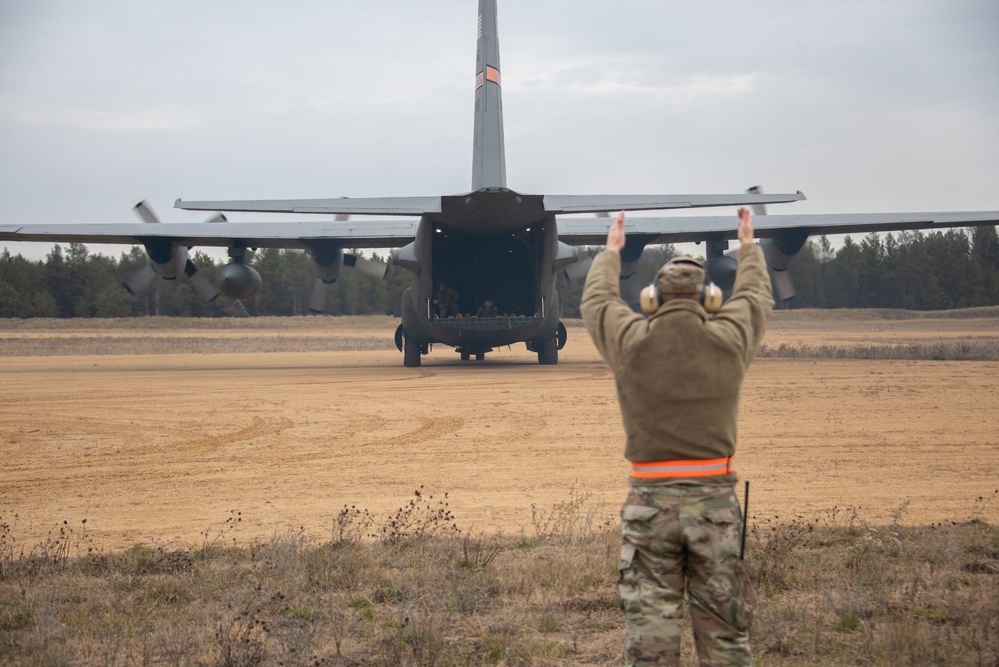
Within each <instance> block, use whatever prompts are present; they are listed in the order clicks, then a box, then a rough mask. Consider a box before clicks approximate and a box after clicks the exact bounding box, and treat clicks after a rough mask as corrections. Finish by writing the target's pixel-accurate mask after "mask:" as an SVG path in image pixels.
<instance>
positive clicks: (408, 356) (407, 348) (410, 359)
mask: <svg viewBox="0 0 999 667" xmlns="http://www.w3.org/2000/svg"><path fill="white" fill-rule="evenodd" d="M421 353H422V350H421V349H420V344H419V343H417V342H415V341H413V340H410V339H409V338H406V339H405V340H404V341H403V351H402V365H403V366H405V367H406V368H419V367H420V355H421Z"/></svg>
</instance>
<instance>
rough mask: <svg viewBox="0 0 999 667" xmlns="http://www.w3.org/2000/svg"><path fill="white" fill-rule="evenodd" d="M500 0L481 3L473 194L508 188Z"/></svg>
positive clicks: (476, 66)
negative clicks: (497, 12) (504, 132)
mask: <svg viewBox="0 0 999 667" xmlns="http://www.w3.org/2000/svg"><path fill="white" fill-rule="evenodd" d="M498 25H499V20H498V18H497V15H496V0H479V21H478V41H477V43H476V53H477V56H476V62H475V135H474V140H473V141H474V146H473V149H472V190H473V191H474V190H481V189H482V188H505V187H506V152H505V149H504V141H503V102H502V94H501V92H502V89H501V87H500V62H499V35H498V33H499V30H498Z"/></svg>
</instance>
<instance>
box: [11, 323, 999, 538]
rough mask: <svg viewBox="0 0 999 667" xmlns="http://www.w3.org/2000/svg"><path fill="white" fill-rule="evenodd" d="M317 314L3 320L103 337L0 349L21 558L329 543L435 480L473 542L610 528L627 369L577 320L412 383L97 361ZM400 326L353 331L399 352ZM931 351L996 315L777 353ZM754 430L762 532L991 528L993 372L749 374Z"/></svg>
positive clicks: (848, 332) (867, 366)
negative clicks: (850, 518) (205, 321)
mask: <svg viewBox="0 0 999 667" xmlns="http://www.w3.org/2000/svg"><path fill="white" fill-rule="evenodd" d="M322 322H323V324H322V328H323V330H322V331H318V332H312V333H311V334H310V333H309V332H308V331H305V332H303V331H300V330H295V329H289V328H287V327H288V325H287V324H282V325H280V327H278V329H275V330H270V329H267V330H262V331H255V330H240V331H238V332H234V331H225V330H223V331H208V332H206V331H193V332H192V331H189V330H187V329H183V328H181V329H179V330H177V331H175V332H171V331H162V330H157V331H155V332H154V331H144V330H142V329H133V330H130V332H129V333H127V334H123V333H122V330H116V331H108V332H107V333H102V332H101V331H99V330H93V331H87V332H82V333H81V332H80V331H69V332H67V331H65V330H63V329H53V330H47V329H45V328H44V327H33V328H32V327H28V328H27V329H25V328H24V326H23V325H16V324H11V325H10V326H6V327H5V326H2V325H0V329H2V331H0V338H4V339H6V340H7V342H8V343H18V342H19V341H20V343H25V341H26V340H27V339H32V340H34V342H36V343H37V342H38V341H40V340H43V339H46V337H48V338H49V339H52V338H54V339H60V338H66V337H69V338H80V337H83V338H87V339H88V340H90V339H95V340H96V341H97V342H96V343H93V341H91V343H88V345H89V344H96V345H97V347H96V348H94V349H93V353H92V354H79V355H74V356H65V355H63V356H4V357H0V457H2V461H3V463H2V467H0V517H2V519H3V520H4V521H7V522H10V521H11V520H12V519H13V517H14V515H15V513H16V514H17V515H18V516H17V520H16V528H15V534H16V536H17V537H18V539H19V541H20V543H22V544H28V545H30V544H33V543H37V542H41V541H43V540H45V539H46V536H47V535H51V534H54V533H55V531H56V530H57V529H58V526H59V525H60V524H61V523H62V522H63V521H64V520H65V521H68V522H69V523H70V525H71V526H76V527H77V531H78V533H82V532H83V529H82V526H81V522H82V520H83V519H86V520H87V523H86V534H88V535H89V536H91V538H92V539H94V540H95V542H96V544H97V545H99V546H101V547H102V548H112V549H117V548H122V547H126V546H128V545H131V544H135V543H144V544H153V545H164V546H181V545H194V546H197V545H200V544H201V543H202V542H203V540H204V539H205V533H206V531H207V532H208V533H209V535H210V536H211V537H214V536H216V535H218V533H219V531H220V530H223V529H224V522H225V521H226V519H227V518H229V516H230V511H233V510H234V511H237V512H239V513H241V516H242V519H243V521H242V523H241V526H240V527H239V529H238V530H237V531H234V532H233V533H232V537H238V538H240V539H245V540H248V539H250V538H253V537H260V538H269V537H271V536H273V535H274V534H281V533H284V532H286V531H292V530H298V529H299V528H304V529H305V531H306V533H307V534H308V535H309V536H310V537H312V538H314V539H325V538H326V537H327V536H328V535H329V530H330V526H331V524H332V522H333V519H334V517H335V516H336V514H337V512H338V511H339V510H340V509H341V508H342V507H343V506H344V505H345V504H347V505H356V506H358V507H361V508H366V509H368V510H370V511H371V512H372V513H373V514H375V516H376V518H378V519H379V520H382V519H384V518H385V517H387V516H388V514H389V513H390V512H392V511H393V510H395V509H397V508H398V507H400V506H402V505H403V504H404V503H406V502H407V501H408V500H409V499H410V498H412V497H413V492H414V490H415V489H417V488H418V487H420V486H421V485H422V486H424V487H425V490H426V492H427V493H433V494H434V495H435V500H437V499H440V498H441V497H442V496H443V494H444V493H445V492H447V493H448V500H449V503H450V505H449V506H450V509H451V510H452V511H453V513H454V515H455V517H456V519H457V522H458V524H459V525H460V526H462V527H464V528H466V529H467V528H470V527H471V528H474V530H475V531H480V530H481V531H486V532H489V531H496V530H500V531H503V532H504V533H507V534H514V535H519V534H520V533H521V532H523V533H524V534H527V535H533V533H534V529H533V527H532V523H531V504H532V503H537V504H538V506H539V507H540V508H541V509H542V510H545V509H546V508H550V507H552V506H553V504H555V503H558V502H562V501H567V500H569V499H570V497H571V496H570V494H571V493H577V494H579V493H585V494H589V497H590V504H589V507H590V508H591V509H593V510H594V511H595V516H596V520H597V521H601V522H602V521H604V520H607V521H614V520H615V518H616V513H617V509H618V505H619V503H620V501H621V500H622V499H623V498H624V494H625V492H626V483H627V482H626V480H627V466H626V464H625V462H624V460H623V458H622V429H621V423H620V419H619V417H618V411H617V403H616V398H615V393H614V383H613V378H612V377H611V375H610V373H609V371H608V370H607V368H606V367H605V366H604V365H603V363H602V362H601V361H600V359H599V357H598V356H597V354H596V352H595V350H594V348H593V346H592V344H591V343H590V341H589V339H588V337H587V336H586V334H585V332H584V331H583V330H582V329H578V328H575V327H571V328H570V338H569V343H568V345H567V346H566V348H565V349H564V350H563V351H562V353H561V356H560V363H559V365H558V366H557V367H541V366H539V365H538V364H537V359H536V356H535V355H533V354H531V353H528V352H526V351H525V350H524V349H523V346H518V347H517V348H515V349H512V350H511V349H502V350H498V351H497V352H495V353H493V354H490V355H489V356H488V357H487V359H486V361H485V362H481V363H476V362H468V363H462V362H461V361H459V360H458V358H457V355H456V354H454V352H453V351H452V350H450V349H449V348H439V349H437V350H435V351H434V352H433V353H432V354H431V355H430V356H429V357H426V358H425V360H424V365H423V367H422V368H419V369H406V368H403V367H402V355H401V354H400V353H399V352H397V351H396V350H395V349H394V348H392V349H375V350H365V349H361V350H341V351H297V352H277V351H275V352H256V353H253V352H246V351H241V352H209V353H205V352H198V353H191V354H165V353H161V354H109V353H108V352H109V351H108V350H107V349H105V348H101V347H100V345H101V344H102V343H101V341H103V345H105V347H106V346H107V345H114V346H116V348H115V349H128V348H127V345H125V343H122V342H120V340H119V339H121V337H122V336H124V337H125V338H128V337H129V335H130V336H131V337H132V338H135V339H136V341H137V342H136V344H138V343H139V342H142V341H149V340H151V339H153V338H156V337H157V336H161V337H163V338H164V339H166V340H168V341H171V340H172V341H181V340H183V339H185V337H187V338H194V339H199V340H200V339H204V338H210V339H217V340H218V341H219V342H220V344H221V345H222V346H223V349H224V346H225V345H226V344H227V341H236V340H237V339H239V338H244V337H245V338H249V339H255V338H256V339H267V340H268V341H269V342H268V345H267V346H265V347H264V348H261V349H274V348H275V346H276V348H280V342H281V338H282V336H286V337H289V339H294V342H293V344H289V345H290V347H292V348H293V349H299V348H300V347H308V345H306V344H303V343H302V340H306V341H307V340H311V339H310V336H312V335H313V334H315V336H313V338H318V339H320V340H325V339H326V338H328V337H330V336H335V335H336V333H335V332H336V322H335V321H333V324H328V322H330V319H329V318H326V319H323V320H322ZM393 322H394V321H392V320H391V319H390V318H370V319H363V318H362V319H359V320H358V321H354V322H352V323H351V324H350V325H349V327H346V328H349V337H350V339H351V340H355V341H362V342H363V341H364V340H369V339H370V340H373V341H376V344H375V345H374V347H388V346H390V345H391V329H388V331H386V330H385V327H386V324H390V323H391V326H393V327H394V323H393ZM395 322H397V321H395ZM178 326H181V327H182V326H183V325H178ZM317 326H318V325H317ZM327 327H328V329H327ZM933 336H937V337H942V338H947V337H960V338H975V339H979V340H980V339H993V340H996V341H999V319H995V318H993V319H991V320H964V321H956V322H954V321H948V322H946V323H944V324H943V325H941V324H940V323H933V324H929V325H927V324H925V323H924V325H922V326H920V325H915V324H912V323H911V322H909V323H903V324H900V325H898V326H888V325H884V323H883V322H880V321H879V322H877V323H870V322H867V323H865V322H864V321H863V319H859V320H847V321H838V322H826V321H822V322H818V323H816V322H814V321H812V320H809V319H803V320H800V321H793V320H782V321H778V322H775V326H774V327H773V328H772V330H771V332H770V333H768V339H767V340H768V341H769V342H771V343H780V342H787V343H794V342H802V341H803V342H808V343H815V342H817V341H830V340H835V341H838V342H839V343H841V344H850V343H851V342H853V343H857V342H858V341H859V342H863V341H866V342H870V341H872V340H888V341H890V340H901V339H905V340H909V339H920V338H926V337H933ZM385 341H387V344H386V343H385ZM29 342H30V341H29ZM232 344H233V345H236V343H235V342H234V343H232ZM121 346H124V347H121ZM359 347H364V345H359ZM197 349H199V350H201V349H203V348H200V347H199V348H197ZM236 349H242V348H236ZM64 351H65V350H64ZM113 351H114V350H112V352H113ZM18 354H24V352H23V350H22V351H21V352H19V353H18ZM742 416H743V419H742V423H741V435H740V444H739V452H738V455H737V459H736V461H737V470H738V472H739V473H740V475H741V476H742V477H743V478H744V479H749V480H751V497H750V514H751V515H753V516H755V517H756V518H757V520H760V521H762V520H765V519H767V518H772V517H775V516H776V517H780V518H781V520H786V519H790V518H791V517H793V516H796V515H802V516H805V517H806V518H812V517H815V516H825V517H827V518H828V517H831V513H830V510H831V509H832V508H834V507H837V508H839V509H840V510H847V508H859V513H860V515H861V516H862V517H865V518H867V519H869V520H872V521H876V522H887V521H890V520H891V519H892V515H893V513H896V512H897V510H898V509H899V508H900V507H902V506H903V504H906V503H907V505H906V506H905V510H904V512H903V513H902V514H901V519H902V521H903V522H906V523H931V522H941V521H950V520H955V521H965V520H968V519H970V518H973V517H978V518H982V519H984V520H987V521H989V522H999V498H997V497H996V496H995V494H994V492H995V490H996V489H999V362H969V361H962V362H944V361H879V362H872V361H858V360H807V359H805V360H801V359H757V360H756V361H755V362H754V364H753V366H752V368H751V369H750V372H749V375H748V377H747V380H746V384H745V387H744V392H743V403H742ZM740 491H741V489H740ZM980 496H981V497H985V498H986V500H985V501H979V500H977V499H978V498H979V497H980ZM840 516H842V513H840ZM226 539H229V538H228V537H227V538H226Z"/></svg>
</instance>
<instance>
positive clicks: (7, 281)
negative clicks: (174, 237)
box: [0, 227, 999, 318]
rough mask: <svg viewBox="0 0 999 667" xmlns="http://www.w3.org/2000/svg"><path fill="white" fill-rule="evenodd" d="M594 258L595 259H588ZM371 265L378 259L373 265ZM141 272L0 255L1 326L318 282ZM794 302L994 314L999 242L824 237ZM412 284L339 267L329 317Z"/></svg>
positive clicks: (100, 262) (286, 266) (254, 307)
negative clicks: (245, 282) (145, 278)
mask: <svg viewBox="0 0 999 667" xmlns="http://www.w3.org/2000/svg"><path fill="white" fill-rule="evenodd" d="M587 252H589V253H590V254H591V255H592V254H594V253H596V252H597V249H594V248H590V249H588V250H587ZM676 254H677V253H676V249H675V248H674V247H673V246H672V245H664V246H655V247H650V248H647V249H646V251H645V254H644V255H643V257H642V260H641V262H640V264H639V267H638V271H637V273H636V274H635V276H634V277H633V278H632V280H633V281H635V284H636V285H645V284H647V283H648V282H649V280H651V278H652V276H653V275H654V274H655V271H656V270H657V269H658V268H659V267H660V266H661V265H662V264H663V262H665V261H666V260H667V259H668V258H669V257H672V256H674V255H676ZM374 259H379V258H378V256H377V255H375V256H374ZM193 260H194V263H195V264H196V265H197V266H198V267H199V269H200V270H201V271H203V272H205V274H206V275H208V276H214V274H215V272H216V271H217V270H218V268H219V267H221V266H222V264H223V263H224V262H223V261H216V260H214V259H212V258H211V257H209V256H208V255H205V254H204V253H196V254H195V256H194V257H193ZM146 262H147V260H146V255H145V253H144V252H143V251H142V249H141V248H140V247H133V248H131V249H130V250H128V251H127V252H123V253H122V254H121V256H120V257H119V258H117V259H115V258H113V257H107V256H104V255H100V254H90V252H89V251H88V250H87V248H86V246H84V245H82V244H79V243H71V244H69V246H68V247H67V248H66V249H65V250H63V249H62V247H61V246H58V245H57V246H54V247H53V249H52V250H51V251H50V252H49V254H48V256H47V257H46V258H45V259H44V260H38V261H30V260H27V259H24V258H23V257H21V256H20V255H11V254H10V252H9V251H6V250H5V251H3V253H2V254H0V317H22V318H24V317H62V318H67V317H141V316H147V315H166V316H174V317H226V316H233V315H272V316H284V315H304V314H307V313H308V312H309V311H308V308H307V303H308V299H309V295H310V293H311V291H312V289H313V286H314V284H315V282H316V273H315V268H314V266H313V264H312V260H311V259H310V258H309V257H308V256H306V255H305V254H304V253H301V252H294V251H288V250H277V249H273V248H268V249H263V250H260V251H258V252H256V253H254V255H253V258H252V261H251V264H252V265H253V266H254V268H256V269H257V271H258V272H259V273H260V275H261V276H262V277H263V289H262V291H261V293H260V295H259V296H258V297H257V298H256V299H254V300H252V301H246V302H243V303H239V302H235V301H233V300H231V299H227V298H226V297H223V296H220V297H219V298H217V299H215V300H214V301H212V302H205V301H203V300H202V299H201V298H200V297H199V296H198V295H197V294H196V293H195V291H194V290H193V289H192V288H191V286H190V284H189V283H188V282H187V281H186V280H183V279H178V280H173V281H165V280H155V281H153V283H152V286H151V288H150V290H149V292H148V293H147V294H145V295H143V296H132V295H131V294H129V293H128V292H127V291H126V290H125V289H124V287H123V286H122V284H123V282H124V281H125V279H127V278H128V277H129V276H131V275H132V274H134V273H135V272H136V271H138V270H139V269H140V268H142V266H143V265H145V264H146ZM788 271H789V272H790V274H791V277H792V280H793V281H794V284H795V288H796V291H797V296H796V297H795V298H793V299H791V300H790V301H788V302H786V303H785V304H784V305H785V306H786V307H791V308H904V309H909V310H939V309H947V308H967V307H973V306H990V305H997V304H999V236H997V234H996V228H995V227H975V228H973V229H972V231H971V232H970V233H969V232H967V231H965V230H963V229H952V230H948V231H946V232H930V233H928V234H924V233H922V232H918V231H916V232H900V233H898V234H883V235H881V234H873V233H872V234H868V235H867V236H865V237H864V238H863V240H861V241H860V243H857V242H855V241H853V240H852V239H851V238H850V237H846V239H845V241H844V243H843V246H842V247H841V248H839V249H834V248H833V247H832V244H831V242H830V241H829V239H828V238H826V237H820V238H819V239H813V240H809V242H808V243H807V244H806V245H805V247H804V248H802V250H801V252H800V253H798V256H797V257H796V258H795V259H794V261H793V262H792V263H791V267H790V268H789V269H788ZM409 284H410V274H409V272H407V271H404V270H402V269H398V268H396V267H393V266H391V264H390V266H389V271H388V275H387V278H385V279H378V278H372V277H370V276H367V275H364V274H362V273H359V272H356V271H354V270H352V269H348V268H345V269H344V270H343V271H341V273H340V277H339V279H338V280H337V282H336V283H335V284H333V285H330V286H329V288H328V291H327V300H326V311H325V312H327V313H329V314H331V315H369V314H390V313H394V312H397V311H398V307H399V302H400V299H401V296H402V293H403V291H405V289H406V287H407V286H408V285H409ZM558 289H559V294H560V296H561V302H562V314H563V316H564V317H578V316H579V299H580V297H581V295H582V289H583V285H582V282H581V281H577V282H570V281H568V280H566V279H565V278H564V277H561V276H560V277H559V279H558Z"/></svg>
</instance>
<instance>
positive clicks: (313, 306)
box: [306, 197, 388, 313]
mask: <svg viewBox="0 0 999 667" xmlns="http://www.w3.org/2000/svg"><path fill="white" fill-rule="evenodd" d="M344 199H346V197H344ZM334 219H335V220H336V221H337V222H346V221H347V220H349V219H350V216H348V215H347V214H346V213H338V214H337V215H336V217H335V218H334ZM309 253H310V254H311V255H312V259H313V261H314V262H315V263H316V267H317V268H318V270H319V277H318V278H316V281H315V282H314V283H313V284H312V289H311V290H310V291H309V299H308V301H307V302H306V307H307V308H308V309H309V310H311V311H312V312H314V313H324V312H326V298H327V294H328V293H329V287H330V285H332V284H333V283H335V282H336V280H337V278H338V277H339V276H340V266H341V265H346V266H350V267H352V268H353V269H354V270H355V271H359V272H361V273H363V274H364V275H366V276H371V277H372V278H384V277H385V276H386V275H387V274H388V263H387V262H380V261H378V260H374V259H368V258H366V257H361V256H360V255H356V254H353V253H345V252H343V251H342V250H341V249H340V248H333V247H325V248H324V247H313V248H310V251H309ZM341 254H342V257H343V261H342V264H341V261H340V259H339V257H338V255H341Z"/></svg>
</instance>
